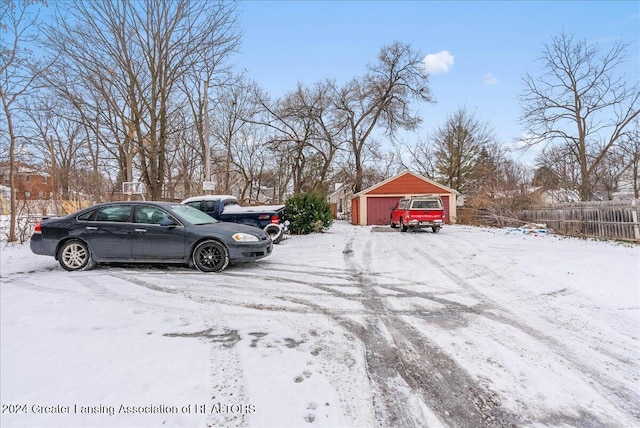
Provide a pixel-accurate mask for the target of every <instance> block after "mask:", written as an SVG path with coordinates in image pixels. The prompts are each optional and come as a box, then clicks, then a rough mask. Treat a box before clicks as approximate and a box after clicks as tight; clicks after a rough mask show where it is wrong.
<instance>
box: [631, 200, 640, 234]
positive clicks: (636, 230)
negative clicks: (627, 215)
mask: <svg viewBox="0 0 640 428" xmlns="http://www.w3.org/2000/svg"><path fill="white" fill-rule="evenodd" d="M631 220H633V238H634V239H635V240H636V241H640V224H638V200H637V199H633V200H632V201H631Z"/></svg>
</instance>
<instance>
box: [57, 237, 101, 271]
mask: <svg viewBox="0 0 640 428" xmlns="http://www.w3.org/2000/svg"><path fill="white" fill-rule="evenodd" d="M58 261H59V262H60V266H62V267H63V269H65V270H68V271H74V270H84V269H91V268H92V267H93V266H94V264H95V263H94V262H93V260H92V259H91V251H90V250H89V247H88V246H87V244H85V243H84V242H82V241H78V240H73V241H67V242H65V243H64V244H62V246H61V247H60V250H58Z"/></svg>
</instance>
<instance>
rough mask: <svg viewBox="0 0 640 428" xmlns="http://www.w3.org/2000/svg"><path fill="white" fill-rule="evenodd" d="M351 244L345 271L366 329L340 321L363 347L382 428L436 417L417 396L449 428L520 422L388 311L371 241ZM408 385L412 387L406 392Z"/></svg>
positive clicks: (346, 253)
mask: <svg viewBox="0 0 640 428" xmlns="http://www.w3.org/2000/svg"><path fill="white" fill-rule="evenodd" d="M353 243H354V238H351V239H349V240H348V242H347V244H346V246H345V249H344V251H343V253H344V259H345V263H346V265H347V269H348V271H349V272H351V273H352V275H353V280H354V281H355V282H356V283H357V284H358V285H359V286H361V287H362V289H363V294H364V299H363V301H362V302H363V305H364V306H365V308H366V310H367V312H368V314H369V315H368V316H367V326H366V328H363V327H362V326H360V325H354V324H353V323H350V322H348V321H345V320H342V321H339V322H340V323H341V324H342V325H343V326H345V327H346V328H348V329H350V330H351V331H352V332H353V333H354V334H356V335H357V336H358V337H359V338H360V339H361V340H362V342H363V344H364V346H365V350H366V351H365V353H366V355H365V358H366V361H367V369H368V373H369V376H370V380H371V381H372V387H373V390H374V391H375V398H374V399H375V401H376V402H375V407H376V409H377V415H376V416H377V420H378V422H379V423H380V424H381V425H382V426H396V427H418V426H424V423H425V419H428V418H429V417H431V418H433V416H431V415H429V414H428V410H425V409H423V408H422V406H421V405H420V403H416V402H415V400H412V396H413V395H414V394H415V395H417V396H418V399H419V400H420V401H422V403H424V405H426V406H428V407H429V408H430V409H431V410H432V411H433V412H435V414H437V417H438V419H439V420H440V421H441V422H442V423H444V424H445V425H446V426H452V427H469V426H483V427H507V426H512V425H514V424H517V423H520V422H522V421H521V420H520V418H518V417H517V416H516V415H513V414H510V413H509V412H507V411H506V410H505V409H503V408H501V407H500V404H499V402H497V401H496V399H495V396H494V395H493V394H492V393H490V392H488V391H485V390H484V388H483V387H482V386H480V385H478V384H477V383H476V381H475V380H474V379H473V378H472V377H471V376H470V375H469V374H468V373H466V371H465V370H464V369H463V368H461V367H460V366H458V365H457V364H456V362H455V361H454V360H452V359H451V358H450V357H448V356H447V355H446V354H445V353H443V352H442V351H441V350H440V349H439V348H438V347H437V346H435V345H433V344H431V343H430V342H429V341H428V340H427V339H426V338H422V337H421V336H420V334H419V332H417V331H416V330H415V329H414V328H413V327H411V326H410V325H408V324H406V323H405V322H404V321H402V320H401V319H400V318H398V317H397V316H396V315H395V314H393V312H392V311H389V310H388V309H387V307H386V306H385V304H384V301H383V297H382V296H380V295H379V294H378V292H376V290H375V288H376V286H377V283H376V280H375V276H374V272H373V271H372V269H371V264H370V263H371V247H372V238H371V237H369V238H368V239H367V242H366V243H365V246H364V250H363V253H362V254H357V255H356V253H355V252H354V249H353ZM403 385H406V386H408V389H406V388H403Z"/></svg>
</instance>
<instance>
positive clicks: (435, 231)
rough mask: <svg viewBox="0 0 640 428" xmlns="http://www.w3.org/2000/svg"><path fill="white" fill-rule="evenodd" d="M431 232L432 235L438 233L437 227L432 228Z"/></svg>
mask: <svg viewBox="0 0 640 428" xmlns="http://www.w3.org/2000/svg"><path fill="white" fill-rule="evenodd" d="M431 230H432V231H433V233H438V232H440V228H439V227H432V228H431Z"/></svg>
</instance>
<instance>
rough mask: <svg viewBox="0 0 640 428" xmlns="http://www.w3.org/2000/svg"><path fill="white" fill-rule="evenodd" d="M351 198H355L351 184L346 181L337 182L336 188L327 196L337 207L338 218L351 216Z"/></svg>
mask: <svg viewBox="0 0 640 428" xmlns="http://www.w3.org/2000/svg"><path fill="white" fill-rule="evenodd" d="M351 198H353V190H351V185H348V184H345V183H336V184H335V190H334V191H333V193H330V194H329V196H327V199H329V204H331V206H332V207H335V217H336V218H338V219H346V218H349V216H350V215H351ZM332 209H333V208H332Z"/></svg>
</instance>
